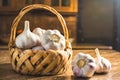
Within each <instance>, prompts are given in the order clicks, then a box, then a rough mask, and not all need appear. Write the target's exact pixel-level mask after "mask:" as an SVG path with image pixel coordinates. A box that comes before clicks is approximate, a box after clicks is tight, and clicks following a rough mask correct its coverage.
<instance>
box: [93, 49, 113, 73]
mask: <svg viewBox="0 0 120 80" xmlns="http://www.w3.org/2000/svg"><path fill="white" fill-rule="evenodd" d="M95 51H96V58H95V60H96V65H97V66H96V73H108V72H109V71H110V70H111V63H110V61H109V60H108V59H106V58H104V57H102V56H101V55H100V52H99V49H98V48H96V49H95Z"/></svg>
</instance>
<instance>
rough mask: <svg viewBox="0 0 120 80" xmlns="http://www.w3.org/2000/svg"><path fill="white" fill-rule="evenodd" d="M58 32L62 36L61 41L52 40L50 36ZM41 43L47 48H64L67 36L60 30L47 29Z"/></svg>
mask: <svg viewBox="0 0 120 80" xmlns="http://www.w3.org/2000/svg"><path fill="white" fill-rule="evenodd" d="M53 34H56V35H57V36H59V37H60V40H59V42H53V41H51V40H50V36H51V35H53ZM41 45H42V46H43V47H44V49H45V50H49V49H53V50H64V49H65V38H64V36H63V35H62V34H61V33H60V32H59V31H58V30H47V31H46V32H45V33H44V35H43V36H42V42H41Z"/></svg>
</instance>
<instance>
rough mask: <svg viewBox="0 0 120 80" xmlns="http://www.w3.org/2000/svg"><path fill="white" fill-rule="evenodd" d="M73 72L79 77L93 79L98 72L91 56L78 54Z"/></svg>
mask: <svg viewBox="0 0 120 80" xmlns="http://www.w3.org/2000/svg"><path fill="white" fill-rule="evenodd" d="M72 70H73V73H74V74H75V75H76V76H77V77H91V76H92V75H93V74H94V72H95V70H96V64H95V59H94V58H93V57H92V56H90V55H89V54H84V53H78V54H76V56H75V58H74V60H73V64H72Z"/></svg>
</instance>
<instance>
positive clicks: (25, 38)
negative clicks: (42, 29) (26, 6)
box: [15, 21, 40, 49]
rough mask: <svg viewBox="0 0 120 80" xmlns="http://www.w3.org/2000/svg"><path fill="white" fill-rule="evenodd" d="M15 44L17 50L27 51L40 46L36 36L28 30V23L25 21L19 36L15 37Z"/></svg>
mask: <svg viewBox="0 0 120 80" xmlns="http://www.w3.org/2000/svg"><path fill="white" fill-rule="evenodd" d="M15 44H16V46H17V47H18V48H23V49H29V48H32V47H33V46H36V45H37V44H40V40H39V37H38V35H36V34H34V33H32V32H31V31H30V28H29V21H25V27H24V30H23V32H22V33H21V34H19V35H18V36H17V37H16V40H15Z"/></svg>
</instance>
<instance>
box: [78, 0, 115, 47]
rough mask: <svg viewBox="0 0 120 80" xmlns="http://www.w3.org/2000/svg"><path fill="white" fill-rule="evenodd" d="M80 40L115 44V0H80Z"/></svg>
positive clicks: (80, 41)
mask: <svg viewBox="0 0 120 80" xmlns="http://www.w3.org/2000/svg"><path fill="white" fill-rule="evenodd" d="M78 11H79V12H78V26H77V28H78V29H77V30H78V36H81V37H78V42H79V43H102V44H110V45H112V44H113V41H114V35H115V34H114V29H115V28H114V0H79V9H78Z"/></svg>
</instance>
